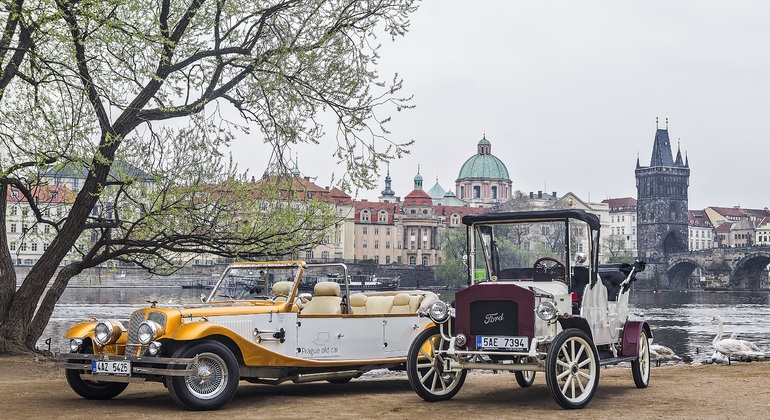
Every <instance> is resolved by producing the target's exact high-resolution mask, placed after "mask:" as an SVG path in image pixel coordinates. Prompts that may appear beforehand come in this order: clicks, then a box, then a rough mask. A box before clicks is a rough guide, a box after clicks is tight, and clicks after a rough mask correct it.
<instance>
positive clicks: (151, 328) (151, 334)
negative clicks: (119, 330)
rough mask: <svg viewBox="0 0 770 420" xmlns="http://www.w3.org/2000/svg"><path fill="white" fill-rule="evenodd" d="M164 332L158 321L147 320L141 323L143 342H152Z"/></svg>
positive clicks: (140, 333)
mask: <svg viewBox="0 0 770 420" xmlns="http://www.w3.org/2000/svg"><path fill="white" fill-rule="evenodd" d="M163 334H164V331H163V327H161V326H160V325H158V323H157V322H154V321H150V320H146V321H143V322H142V323H141V324H139V342H140V343H142V344H145V345H146V344H150V342H152V340H155V339H156V338H158V337H160V336H161V335H163Z"/></svg>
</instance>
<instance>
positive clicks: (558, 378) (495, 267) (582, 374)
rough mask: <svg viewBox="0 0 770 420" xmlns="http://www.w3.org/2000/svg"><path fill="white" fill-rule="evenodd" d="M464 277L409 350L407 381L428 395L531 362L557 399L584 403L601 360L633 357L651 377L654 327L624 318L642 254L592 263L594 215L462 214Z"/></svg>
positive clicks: (640, 379) (525, 373) (525, 368)
mask: <svg viewBox="0 0 770 420" xmlns="http://www.w3.org/2000/svg"><path fill="white" fill-rule="evenodd" d="M463 223H464V224H465V225H466V226H467V230H468V258H467V264H468V270H469V279H470V283H471V285H470V286H469V287H467V288H465V289H463V290H460V291H458V292H457V293H456V295H455V305H454V307H450V306H449V305H447V304H446V303H444V302H441V301H437V302H435V303H433V304H432V305H431V306H430V308H429V310H428V312H427V316H429V317H430V319H431V320H432V321H433V322H434V323H435V324H436V325H435V326H432V327H430V328H428V329H426V330H425V331H423V332H421V333H420V334H419V335H418V336H417V338H416V339H415V341H414V342H413V343H412V345H411V347H410V349H409V354H408V356H407V375H408V377H409V382H410V384H411V385H412V388H413V389H414V390H415V392H417V394H418V395H419V396H420V397H422V398H423V399H424V400H426V401H439V400H446V399H449V398H452V397H453V396H454V395H455V394H456V393H457V392H458V391H459V390H460V388H461V387H462V385H463V382H464V381H465V376H466V372H467V371H468V370H470V369H492V370H508V371H513V372H514V374H515V377H516V381H517V382H518V384H519V385H520V386H522V387H528V386H530V385H532V383H533V381H534V378H535V374H536V372H545V380H546V384H547V387H548V390H549V391H550V393H551V395H552V396H553V398H554V400H555V401H556V402H557V403H558V404H559V405H560V406H562V407H564V408H583V407H585V406H586V405H587V404H588V402H589V401H590V400H591V398H592V397H593V395H594V392H595V391H596V387H597V385H598V383H599V372H600V366H603V365H609V364H617V363H620V362H630V366H631V371H632V373H633V375H632V376H633V379H634V383H635V385H636V386H637V387H638V388H645V387H647V385H648V384H649V380H650V353H649V344H650V343H651V342H652V333H651V331H650V328H649V326H648V325H647V323H646V322H644V321H635V320H629V309H628V298H629V292H630V288H631V282H632V281H634V280H635V276H636V274H637V273H638V272H640V271H642V270H644V263H642V262H638V261H637V262H636V263H635V264H633V265H631V264H605V265H599V245H600V244H599V227H600V223H599V219H598V217H597V216H595V215H593V214H589V213H586V212H585V211H583V210H577V209H570V210H545V211H530V212H510V213H486V214H480V215H468V216H465V217H464V218H463Z"/></svg>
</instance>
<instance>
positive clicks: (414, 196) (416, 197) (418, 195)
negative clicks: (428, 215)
mask: <svg viewBox="0 0 770 420" xmlns="http://www.w3.org/2000/svg"><path fill="white" fill-rule="evenodd" d="M422 204H433V198H432V197H431V196H430V195H429V194H428V193H426V192H425V191H423V190H412V192H410V193H409V194H407V195H406V197H404V205H405V206H407V205H412V206H416V205H422Z"/></svg>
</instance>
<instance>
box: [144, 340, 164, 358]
mask: <svg viewBox="0 0 770 420" xmlns="http://www.w3.org/2000/svg"><path fill="white" fill-rule="evenodd" d="M161 347H163V344H161V342H160V341H153V342H152V343H150V345H149V346H147V353H148V354H149V355H150V356H156V355H157V354H158V353H160V348H161Z"/></svg>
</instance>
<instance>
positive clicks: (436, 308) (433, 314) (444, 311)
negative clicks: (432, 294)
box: [428, 300, 449, 322]
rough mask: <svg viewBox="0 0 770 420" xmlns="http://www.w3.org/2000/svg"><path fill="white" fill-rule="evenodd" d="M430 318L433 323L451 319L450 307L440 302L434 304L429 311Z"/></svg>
mask: <svg viewBox="0 0 770 420" xmlns="http://www.w3.org/2000/svg"><path fill="white" fill-rule="evenodd" d="M428 316H430V319H432V320H433V322H444V321H446V320H447V318H448V317H449V307H448V306H447V304H446V303H444V302H442V301H440V300H439V301H436V302H433V303H432V304H431V305H430V308H429V309H428Z"/></svg>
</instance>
